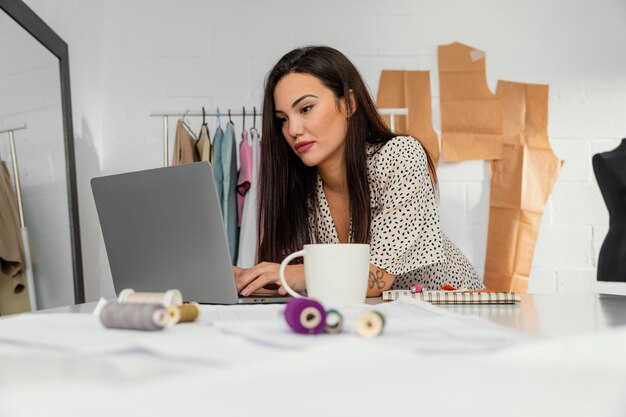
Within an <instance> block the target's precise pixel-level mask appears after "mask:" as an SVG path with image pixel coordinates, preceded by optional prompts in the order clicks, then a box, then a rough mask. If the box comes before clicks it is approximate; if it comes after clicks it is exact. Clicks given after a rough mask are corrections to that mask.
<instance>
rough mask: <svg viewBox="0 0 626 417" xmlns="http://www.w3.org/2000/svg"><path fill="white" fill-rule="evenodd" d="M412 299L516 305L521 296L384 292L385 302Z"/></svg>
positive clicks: (512, 294) (438, 292) (451, 292)
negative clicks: (405, 298)
mask: <svg viewBox="0 0 626 417" xmlns="http://www.w3.org/2000/svg"><path fill="white" fill-rule="evenodd" d="M399 297H411V298H414V299H417V300H422V301H428V302H429V303H433V304H516V303H519V302H520V301H521V300H520V296H519V294H516V293H514V292H472V291H423V292H417V293H414V292H411V291H408V290H389V291H383V301H393V300H397V299H398V298H399Z"/></svg>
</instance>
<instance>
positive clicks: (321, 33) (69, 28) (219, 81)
mask: <svg viewBox="0 0 626 417" xmlns="http://www.w3.org/2000/svg"><path fill="white" fill-rule="evenodd" d="M27 3H28V4H29V5H31V7H33V9H34V10H35V11H36V12H37V13H38V14H39V15H40V16H41V17H42V18H43V19H44V20H46V21H47V22H48V23H49V24H50V26H51V27H52V28H53V29H54V30H55V31H57V33H59V35H60V36H61V37H62V38H64V39H65V41H66V42H67V43H68V44H69V47H70V68H71V77H72V99H73V106H74V126H75V134H76V141H77V161H78V175H79V181H80V183H79V194H80V196H79V198H80V208H81V227H82V237H83V256H84V260H85V278H86V289H87V298H88V299H90V300H93V299H95V298H97V297H98V296H99V295H101V294H104V295H110V294H111V291H112V289H111V288H112V287H111V283H110V273H109V271H108V267H107V261H106V255H105V252H104V249H103V246H102V243H101V237H100V231H99V226H98V223H97V218H96V215H95V210H94V207H93V202H92V197H91V193H90V190H89V188H88V180H89V178H91V177H92V176H96V175H100V174H108V173H117V172H122V171H130V170H137V169H143V168H149V167H155V166H159V165H160V164H161V161H162V155H161V137H162V133H161V126H162V125H161V121H160V120H158V119H154V118H150V117H149V113H150V112H151V111H155V110H176V111H179V110H180V111H183V110H185V109H199V108H200V107H201V106H203V105H204V106H206V107H207V108H214V107H215V106H220V107H221V108H222V109H225V108H228V107H232V108H236V109H239V108H241V106H244V105H245V106H247V107H251V106H253V105H256V106H260V104H261V93H262V86H263V79H264V75H265V73H266V72H267V70H269V68H270V67H271V65H272V64H273V63H274V62H275V61H276V60H277V59H278V58H279V57H280V56H281V55H282V54H283V53H285V52H287V51H288V50H290V49H292V48H293V47H296V46H300V45H304V44H311V43H313V44H328V45H331V46H334V47H336V48H338V49H340V50H341V51H343V52H344V53H346V54H347V55H348V56H349V57H350V58H351V59H352V60H353V61H354V62H355V64H356V65H357V66H358V67H359V69H360V70H361V72H362V74H363V75H364V77H365V79H366V81H367V83H368V84H369V86H370V88H371V90H372V93H373V94H375V93H376V90H377V87H378V77H379V74H380V71H381V70H382V69H419V70H430V71H431V80H432V92H433V95H434V97H433V115H434V116H433V118H434V120H433V123H434V125H435V127H437V128H439V126H440V121H439V114H440V112H439V106H438V97H437V96H438V91H439V86H438V77H437V45H440V44H446V43H450V42H453V41H459V42H463V43H465V44H468V45H471V46H474V47H477V48H480V49H483V50H484V51H485V52H486V53H487V81H488V84H489V85H490V87H491V88H492V91H495V86H496V82H497V80H498V79H503V80H510V81H519V82H529V83H547V84H549V85H550V108H549V127H548V129H549V134H550V138H551V141H552V144H553V147H554V149H555V152H556V154H557V156H559V157H560V158H561V159H564V160H566V161H567V162H566V164H565V166H564V168H563V171H562V173H561V175H560V177H559V179H558V182H557V184H556V186H555V188H554V192H553V195H552V197H551V198H550V201H549V202H548V205H547V207H546V211H545V214H544V218H543V225H542V229H541V231H540V235H539V241H538V244H537V250H536V254H535V259H534V263H533V272H532V276H531V282H530V290H531V291H539V292H546V291H547V292H554V291H591V290H594V289H596V288H597V287H596V284H595V266H596V259H597V254H598V251H599V248H600V245H601V243H602V241H603V239H604V236H605V234H606V231H607V229H608V214H607V211H606V208H605V206H604V203H603V201H602V199H601V196H600V193H599V191H598V188H597V185H596V182H595V178H594V176H593V171H592V168H591V157H592V155H593V154H595V153H597V152H602V151H606V150H610V149H612V148H614V147H615V146H617V144H618V143H619V140H620V139H621V138H622V137H625V136H626V117H625V116H626V74H625V73H624V67H626V65H625V64H626V3H624V1H623V0H596V1H592V0H573V1H565V0H554V1H539V0H530V1H512V0H506V1H504V0H481V1H472V2H469V1H464V0H447V1H426V0H395V1H386V2H383V1H379V0H376V1H375V0H359V1H357V0H350V1H341V2H338V1H331V0H319V1H316V2H299V1H287V0H266V1H254V0H234V1H203V0H176V1H174V0H129V1H122V0H107V1H104V0H89V1H80V0H28V1H27ZM196 122H197V121H196ZM172 125H173V123H172ZM439 177H440V181H441V183H440V187H441V217H442V223H443V227H444V231H445V232H446V233H447V234H448V235H449V236H450V237H451V239H452V240H453V241H454V242H455V243H457V245H458V246H460V247H461V248H462V249H463V250H464V251H465V253H467V255H468V256H469V257H470V258H471V260H472V261H473V262H474V263H475V265H476V266H477V267H478V269H479V270H480V271H481V273H482V268H483V266H484V255H485V244H486V230H487V220H488V200H489V173H488V166H487V164H486V163H485V162H482V161H474V162H463V163H456V164H441V165H440V169H439ZM611 289H612V290H613V291H615V292H626V288H625V287H624V286H623V285H615V286H611Z"/></svg>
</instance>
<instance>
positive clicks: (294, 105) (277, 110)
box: [274, 94, 319, 113]
mask: <svg viewBox="0 0 626 417" xmlns="http://www.w3.org/2000/svg"><path fill="white" fill-rule="evenodd" d="M307 97H313V98H319V97H318V96H316V95H314V94H305V95H303V96H302V97H300V98H299V99H297V100H296V101H294V102H293V104H292V105H291V108H292V109H293V108H294V107H296V106H297V105H298V103H300V102H301V101H302V100H304V99H305V98H307ZM274 113H285V112H284V111H282V110H280V109H276V110H274Z"/></svg>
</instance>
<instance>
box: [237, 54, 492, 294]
mask: <svg viewBox="0 0 626 417" xmlns="http://www.w3.org/2000/svg"><path fill="white" fill-rule="evenodd" d="M435 184H436V176H435V170H434V167H433V163H432V161H431V160H430V157H429V156H428V154H427V152H426V151H425V149H424V148H423V147H422V146H421V144H420V143H419V141H418V140H416V139H414V138H411V137H402V136H396V135H395V134H394V133H393V132H391V131H390V130H389V128H388V127H387V126H386V125H385V124H384V122H383V121H382V119H381V118H380V116H379V114H378V112H377V109H376V106H375V105H374V103H373V101H372V99H371V97H370V95H369V92H368V90H367V88H366V86H365V83H364V82H363V80H362V78H361V76H360V74H359V73H358V71H357V69H356V68H355V67H354V65H353V64H352V63H351V62H350V61H349V60H348V59H347V58H346V57H345V56H344V55H343V54H341V53H340V52H339V51H337V50H335V49H332V48H329V47H319V46H313V47H305V48H299V49H295V50H293V51H291V52H289V53H288V54H286V55H285V56H284V57H282V58H281V59H280V61H279V62H278V63H277V64H276V65H275V66H274V68H273V69H272V70H271V71H270V72H269V74H268V76H267V80H266V85H265V98H264V102H263V139H262V145H261V168H260V183H259V214H260V216H259V218H260V219H261V221H260V231H261V233H260V236H262V238H261V239H260V244H259V248H258V259H259V260H261V261H263V262H261V263H260V264H258V265H256V266H254V267H252V268H249V269H241V268H237V267H234V268H233V272H234V275H235V281H236V284H237V290H238V291H239V292H240V293H241V294H242V295H244V296H247V295H250V294H252V293H257V292H258V290H261V289H262V288H272V287H273V288H278V292H279V293H280V294H285V290H284V289H283V288H282V287H280V279H279V277H278V269H279V264H280V262H281V260H282V259H283V258H284V257H285V256H286V255H288V254H289V253H291V252H295V251H297V250H300V249H302V246H303V245H304V244H306V243H348V242H352V243H369V244H370V275H369V288H368V293H367V295H368V297H375V296H379V295H380V294H381V293H382V291H384V290H387V289H390V288H394V289H395V288H407V287H408V286H409V285H411V284H412V283H414V282H419V283H421V284H422V285H424V286H425V287H427V288H432V289H438V288H439V287H440V286H441V285H443V284H445V283H449V284H451V285H454V286H457V287H465V288H470V289H479V288H483V285H482V283H481V281H480V279H479V278H478V275H477V274H476V272H475V270H474V268H473V267H472V265H471V264H470V263H469V261H468V260H467V259H466V258H465V256H464V255H463V254H462V253H461V252H460V251H459V250H458V249H457V248H456V247H455V246H454V245H453V244H452V243H450V241H449V240H448V239H447V238H446V236H445V235H444V234H443V233H442V232H441V230H440V228H439V213H438V207H437V201H436V198H435V192H434V189H435V186H434V185H435ZM286 278H287V282H288V283H289V285H290V286H291V287H292V288H293V289H294V290H296V291H302V290H304V289H305V279H304V267H303V265H302V264H296V265H289V266H288V267H287V269H286Z"/></svg>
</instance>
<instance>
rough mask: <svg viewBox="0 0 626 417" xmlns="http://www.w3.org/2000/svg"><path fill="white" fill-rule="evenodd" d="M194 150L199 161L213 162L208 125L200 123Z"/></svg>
mask: <svg viewBox="0 0 626 417" xmlns="http://www.w3.org/2000/svg"><path fill="white" fill-rule="evenodd" d="M196 150H197V151H198V158H200V161H209V162H211V163H213V155H212V154H211V136H210V135H209V126H208V125H207V124H206V123H202V127H201V128H200V136H199V137H198V141H197V142H196Z"/></svg>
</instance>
